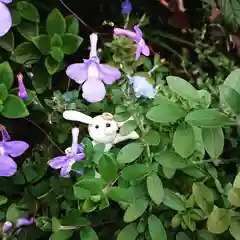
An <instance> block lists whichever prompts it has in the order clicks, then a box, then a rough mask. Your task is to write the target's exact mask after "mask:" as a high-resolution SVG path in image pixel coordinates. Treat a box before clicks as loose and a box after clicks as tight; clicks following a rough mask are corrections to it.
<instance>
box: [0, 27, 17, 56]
mask: <svg viewBox="0 0 240 240" xmlns="http://www.w3.org/2000/svg"><path fill="white" fill-rule="evenodd" d="M14 44H15V42H14V35H13V32H12V31H11V30H10V31H8V33H7V34H5V35H4V36H3V37H1V38H0V47H1V48H3V49H5V50H6V51H8V52H12V51H13V49H14Z"/></svg>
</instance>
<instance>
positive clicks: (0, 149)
mask: <svg viewBox="0 0 240 240" xmlns="http://www.w3.org/2000/svg"><path fill="white" fill-rule="evenodd" d="M28 148H29V145H28V144H27V143H26V142H23V141H4V140H3V141H1V142H0V176H2V177H9V176H12V175H14V173H15V172H16V171H17V164H16V163H15V162H14V160H13V159H12V158H11V157H18V156H20V155H22V154H23V153H24V152H25V151H26V150H27V149H28ZM10 156H11V157H10Z"/></svg>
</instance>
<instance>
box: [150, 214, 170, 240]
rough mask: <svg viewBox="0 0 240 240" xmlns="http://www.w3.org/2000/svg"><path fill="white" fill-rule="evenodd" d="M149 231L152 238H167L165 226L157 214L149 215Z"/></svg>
mask: <svg viewBox="0 0 240 240" xmlns="http://www.w3.org/2000/svg"><path fill="white" fill-rule="evenodd" d="M148 231H149V233H150V236H151V239H152V240H159V239H161V240H167V234H166V231H165V228H164V226H163V224H162V222H161V220H160V219H159V218H157V217H156V216H155V215H150V216H149V217H148Z"/></svg>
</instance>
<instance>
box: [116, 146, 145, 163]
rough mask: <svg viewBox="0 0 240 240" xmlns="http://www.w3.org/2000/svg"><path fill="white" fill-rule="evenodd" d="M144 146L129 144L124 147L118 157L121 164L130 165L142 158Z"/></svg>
mask: <svg viewBox="0 0 240 240" xmlns="http://www.w3.org/2000/svg"><path fill="white" fill-rule="evenodd" d="M143 148H144V146H143V144H142V143H139V142H134V143H129V144H128V145H126V146H125V147H123V148H122V149H121V150H120V152H119V153H118V156H117V161H118V162H119V163H130V162H133V161H135V160H136V159H137V158H139V157H140V155H141V154H142V151H143Z"/></svg>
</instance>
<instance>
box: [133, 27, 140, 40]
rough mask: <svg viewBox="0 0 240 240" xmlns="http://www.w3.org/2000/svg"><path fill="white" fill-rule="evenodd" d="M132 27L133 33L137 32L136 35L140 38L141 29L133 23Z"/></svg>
mask: <svg viewBox="0 0 240 240" xmlns="http://www.w3.org/2000/svg"><path fill="white" fill-rule="evenodd" d="M133 29H134V31H135V33H136V34H137V37H138V38H140V39H141V38H142V31H141V29H140V28H139V27H138V26H137V25H135V26H134V27H133Z"/></svg>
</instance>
